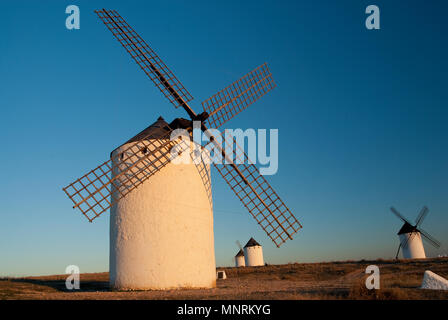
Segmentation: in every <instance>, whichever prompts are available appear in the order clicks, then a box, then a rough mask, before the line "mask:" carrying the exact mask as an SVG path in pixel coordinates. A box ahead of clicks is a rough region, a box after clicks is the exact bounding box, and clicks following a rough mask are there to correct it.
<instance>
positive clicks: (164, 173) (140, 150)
mask: <svg viewBox="0 0 448 320" xmlns="http://www.w3.org/2000/svg"><path fill="white" fill-rule="evenodd" d="M95 13H96V14H97V15H98V17H99V18H100V19H101V20H102V21H103V23H104V24H105V25H106V26H107V28H108V29H109V30H110V31H111V32H112V34H113V35H114V36H115V38H116V39H117V40H118V41H119V42H120V44H121V45H122V46H123V47H124V48H125V49H126V51H127V52H128V53H129V54H130V55H131V57H132V58H133V59H134V60H135V62H136V63H137V64H138V65H139V66H140V68H141V69H142V70H143V71H144V72H145V74H146V75H147V76H148V77H149V78H150V79H151V80H152V81H153V82H154V83H155V85H156V86H157V87H158V88H159V90H160V91H161V92H162V93H163V94H164V96H165V97H166V98H167V99H168V100H169V101H170V102H171V103H172V104H173V105H174V106H175V107H176V108H178V107H182V108H183V109H184V110H185V111H186V113H187V114H188V116H189V119H182V118H177V119H175V120H173V121H172V122H171V123H167V122H165V121H164V120H163V119H162V118H159V120H158V121H157V122H156V123H154V124H153V125H151V126H149V127H148V128H147V129H145V130H143V131H142V132H140V133H139V134H137V135H136V136H135V137H133V138H131V139H130V140H128V141H127V142H126V143H124V144H122V145H121V146H119V147H118V148H116V149H115V150H114V151H113V152H112V153H111V155H110V159H109V160H107V161H106V162H104V163H102V164H101V165H99V166H98V167H96V168H95V169H93V170H92V171H90V172H88V173H87V174H85V175H84V176H82V177H81V178H79V179H77V180H76V181H74V182H73V183H71V184H70V185H68V186H67V187H65V188H63V190H64V192H65V193H66V194H67V195H68V197H69V198H70V199H71V200H72V201H73V203H74V208H78V209H79V210H81V212H82V213H83V214H84V215H85V216H86V217H87V219H88V220H89V221H90V222H92V220H94V219H95V218H97V217H98V216H100V215H101V214H102V213H103V212H105V211H107V210H109V209H110V212H111V214H110V269H111V270H110V283H111V285H112V286H113V287H115V288H129V289H146V288H171V287H185V286H189V287H213V286H215V280H216V274H215V261H214V248H213V216H212V206H211V204H209V203H208V201H209V199H211V197H210V196H211V184H210V173H209V166H208V164H204V163H202V164H201V163H199V164H198V170H197V171H198V172H199V174H198V172H195V171H194V170H193V169H192V168H191V167H192V166H189V167H188V166H187V165H182V166H181V165H177V166H176V165H174V164H173V163H171V161H172V160H173V158H172V157H173V153H172V152H171V151H172V149H173V148H174V147H178V146H179V141H171V139H170V138H171V134H172V133H173V132H174V130H175V129H185V130H187V131H188V132H189V133H191V132H192V131H193V129H192V128H193V121H201V128H200V129H201V130H202V131H203V132H204V134H205V135H206V136H207V138H208V139H209V141H210V142H209V143H208V144H207V145H206V146H201V147H202V149H206V148H207V146H210V145H212V146H214V147H215V148H216V149H217V150H218V153H220V154H222V156H223V158H224V159H226V160H227V161H226V162H229V164H225V165H217V164H214V166H215V167H216V168H217V170H218V171H219V173H220V174H221V176H222V177H223V178H224V180H225V181H226V182H227V184H228V185H229V186H230V188H231V189H232V191H233V192H234V193H235V195H236V196H237V197H238V199H239V200H240V201H241V202H242V203H243V205H244V206H245V207H246V208H247V210H248V211H249V212H250V214H251V215H252V217H253V218H254V219H255V220H256V222H257V223H258V224H259V225H260V226H261V228H262V229H263V230H264V231H265V232H266V233H267V235H268V236H269V237H270V238H271V239H272V241H273V242H274V243H275V244H276V245H277V247H280V245H281V244H282V243H284V242H285V241H287V240H288V239H292V236H293V235H294V234H295V233H296V232H297V231H298V230H299V229H300V228H302V226H301V224H300V223H299V221H298V220H297V219H296V217H295V216H294V215H293V214H292V212H291V211H290V210H289V209H288V207H286V205H285V204H284V203H283V201H282V200H281V199H280V197H279V196H278V195H277V193H276V192H275V191H274V190H273V189H272V187H271V186H270V185H269V183H268V182H267V181H266V179H265V178H264V176H262V175H261V174H260V173H259V171H258V169H257V167H256V166H255V165H254V164H253V163H252V162H251V161H250V160H249V158H248V156H247V155H246V153H245V152H244V150H241V147H239V146H238V145H237V143H236V141H235V139H232V140H230V141H227V140H228V139H229V138H228V137H224V135H223V136H222V137H218V136H216V137H214V136H213V135H212V134H211V133H210V132H209V131H207V126H210V127H212V128H219V127H221V126H222V125H223V124H224V123H226V122H227V121H228V120H230V119H232V118H233V117H234V116H235V115H237V114H239V113H240V112H241V111H243V110H244V109H246V108H247V107H248V106H249V105H251V104H252V103H253V102H255V101H256V100H258V99H259V98H260V97H262V96H263V95H265V94H266V93H267V92H269V91H270V90H272V89H273V88H274V87H275V83H274V81H273V79H272V75H271V72H270V71H269V68H268V66H267V65H266V64H263V65H261V66H259V67H258V68H256V69H255V70H253V71H252V72H250V73H248V74H246V75H245V76H243V77H242V78H241V79H239V80H237V81H236V82H234V83H232V84H231V85H230V86H228V87H227V88H225V89H223V90H222V91H220V92H218V93H217V94H215V95H214V96H212V97H211V98H209V99H207V100H205V101H204V102H202V106H203V110H204V111H203V112H202V113H200V114H196V113H195V112H194V110H193V109H192V108H191V107H190V105H189V104H188V103H189V102H190V101H191V100H192V99H193V97H192V96H191V95H190V93H189V92H188V91H187V90H186V89H185V88H184V86H183V85H182V84H181V82H180V81H179V80H178V79H177V77H176V76H174V74H173V73H172V72H171V71H170V69H168V67H167V66H166V65H165V63H164V62H163V61H162V60H161V59H160V58H159V56H158V55H157V54H156V53H155V52H154V51H153V50H152V49H151V48H150V46H149V45H148V44H147V43H146V42H145V41H144V40H143V39H142V38H141V37H140V36H139V35H138V34H137V32H135V31H134V29H133V28H132V27H131V26H130V25H129V24H128V23H127V22H126V21H125V20H124V19H123V18H122V17H121V16H120V15H119V14H118V12H117V11H115V10H106V9H102V10H97V11H95ZM135 117H141V115H140V114H139V113H138V112H136V111H133V112H131V111H130V112H129V119H123V120H129V121H133V118H135ZM218 138H221V139H222V141H225V142H226V146H227V144H228V143H229V144H231V145H232V146H233V145H235V146H236V147H235V148H232V149H233V150H232V152H229V153H226V152H227V150H224V148H222V147H221V145H220V144H219V143H218V142H217V140H220V139H218ZM188 147H190V146H188ZM174 150H179V152H178V153H177V154H178V155H180V154H181V153H182V151H185V150H187V148H185V146H183V147H182V148H181V149H174ZM207 150H208V149H207ZM191 155H192V153H191V154H190V156H191ZM176 156H177V155H176V153H175V154H174V157H176ZM229 160H230V161H229ZM236 160H242V161H236ZM195 164H196V163H195ZM193 167H194V166H193ZM149 178H151V179H149ZM200 181H202V183H203V186H199V184H200ZM204 187H205V188H204ZM204 189H205V191H204Z"/></svg>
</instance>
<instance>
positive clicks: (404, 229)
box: [397, 222, 418, 234]
mask: <svg viewBox="0 0 448 320" xmlns="http://www.w3.org/2000/svg"><path fill="white" fill-rule="evenodd" d="M416 231H417V232H418V230H417V228H416V227H414V226H411V225H410V224H409V223H407V222H405V223H404V224H403V226H402V227H401V229H400V231H398V233H397V234H404V233H410V232H416Z"/></svg>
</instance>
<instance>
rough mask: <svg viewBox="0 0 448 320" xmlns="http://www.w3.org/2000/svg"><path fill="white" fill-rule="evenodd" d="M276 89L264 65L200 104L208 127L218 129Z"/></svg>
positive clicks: (266, 66)
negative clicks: (206, 115) (206, 117)
mask: <svg viewBox="0 0 448 320" xmlns="http://www.w3.org/2000/svg"><path fill="white" fill-rule="evenodd" d="M275 87H276V84H275V82H274V79H273V78H272V74H271V71H270V70H269V68H268V65H267V64H266V63H264V64H262V65H261V66H259V67H258V68H256V69H254V70H253V71H251V72H249V73H247V74H246V75H244V76H243V77H242V78H240V79H239V80H237V81H235V82H233V83H232V84H231V85H229V86H227V87H226V88H224V89H223V90H221V91H219V92H218V93H216V94H215V95H213V96H211V97H210V98H208V99H207V100H205V101H203V102H202V107H203V109H204V111H206V112H208V114H209V118H208V119H207V120H206V121H205V122H206V124H207V126H208V127H212V128H219V127H220V126H222V125H223V124H224V123H226V122H227V121H229V120H230V119H232V118H233V117H234V116H236V115H237V114H239V113H240V112H241V111H243V110H245V109H246V108H247V107H249V105H251V104H252V103H254V102H255V101H257V100H258V99H259V98H261V97H262V96H264V95H265V94H266V93H268V92H269V91H271V90H272V89H274V88H275Z"/></svg>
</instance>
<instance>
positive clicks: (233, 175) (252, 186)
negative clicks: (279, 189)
mask: <svg viewBox="0 0 448 320" xmlns="http://www.w3.org/2000/svg"><path fill="white" fill-rule="evenodd" d="M233 140H234V139H233ZM227 142H228V140H226V143H227ZM233 142H234V144H235V145H236V147H237V148H238V150H236V149H234V150H233V164H223V165H220V164H214V165H215V167H216V168H217V169H218V171H219V173H220V174H221V176H222V177H223V178H224V180H225V181H226V182H227V184H228V185H229V186H230V188H231V189H232V190H233V192H234V193H235V194H236V196H237V197H238V198H239V199H240V201H241V202H242V203H243V204H244V206H245V207H246V209H247V210H248V211H249V212H250V214H251V215H252V217H253V218H254V219H255V220H256V221H257V223H258V224H259V225H260V226H261V228H262V229H263V230H264V231H265V232H266V234H267V235H268V236H269V237H270V238H271V240H272V241H273V242H274V243H275V245H276V246H277V247H280V246H281V245H282V244H283V243H284V242H285V241H286V240H288V239H292V235H293V234H295V233H296V232H297V231H298V230H299V229H301V228H302V225H301V224H300V223H299V221H298V220H297V219H296V217H295V216H294V215H293V214H292V213H291V211H290V210H289V209H288V207H287V206H286V205H285V204H284V203H283V201H282V199H280V197H279V196H278V195H277V193H276V192H275V191H274V189H273V188H272V187H271V185H270V184H269V183H268V182H267V181H266V179H265V178H264V177H263V176H262V175H261V174H260V172H259V171H258V169H257V167H255V165H254V164H252V163H251V161H250V160H249V158H248V156H247V154H246V153H245V152H244V151H243V150H242V149H241V147H239V146H238V145H237V144H236V141H235V140H234V141H233ZM227 156H228V157H229V155H228V154H227ZM243 160H244V161H243Z"/></svg>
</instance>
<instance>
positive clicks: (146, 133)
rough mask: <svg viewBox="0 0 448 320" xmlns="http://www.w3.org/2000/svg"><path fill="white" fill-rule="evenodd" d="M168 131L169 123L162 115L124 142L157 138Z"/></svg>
mask: <svg viewBox="0 0 448 320" xmlns="http://www.w3.org/2000/svg"><path fill="white" fill-rule="evenodd" d="M168 131H169V125H168V123H167V122H166V121H165V119H163V118H162V117H159V118H158V119H157V121H156V122H154V123H153V124H152V125H150V126H149V127H148V128H146V129H145V130H143V131H142V132H140V133H138V134H137V135H136V136H135V137H133V138H131V139H129V140H128V141H126V142H125V144H126V143H129V142H136V141H140V140H143V139H157V138H161V137H163V136H165V135H166V133H167V132H168Z"/></svg>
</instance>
